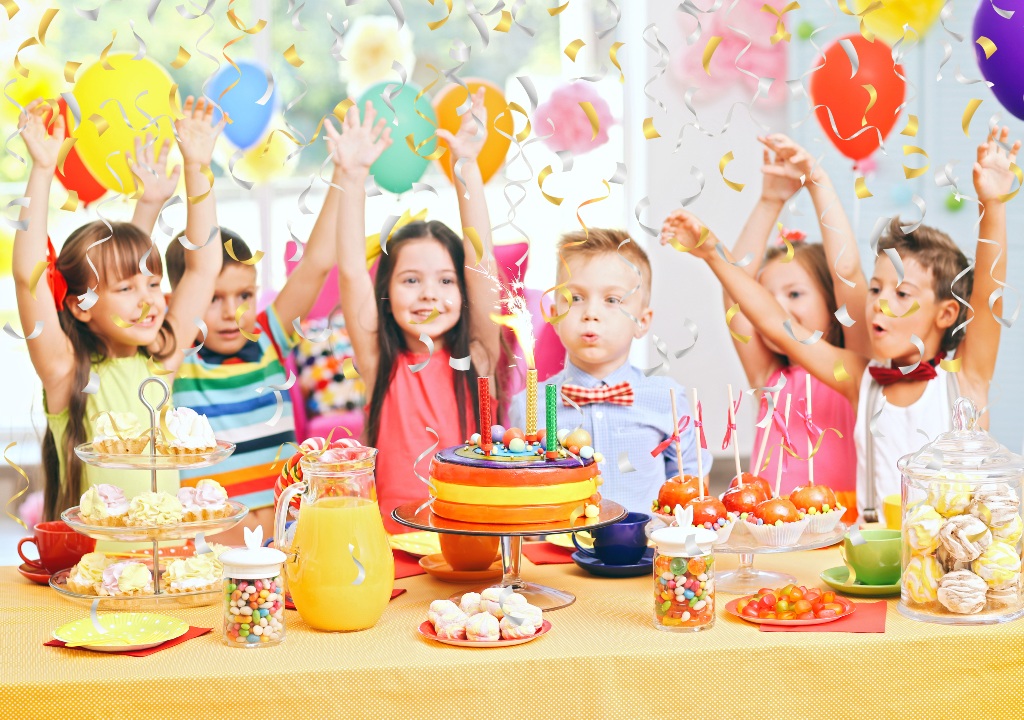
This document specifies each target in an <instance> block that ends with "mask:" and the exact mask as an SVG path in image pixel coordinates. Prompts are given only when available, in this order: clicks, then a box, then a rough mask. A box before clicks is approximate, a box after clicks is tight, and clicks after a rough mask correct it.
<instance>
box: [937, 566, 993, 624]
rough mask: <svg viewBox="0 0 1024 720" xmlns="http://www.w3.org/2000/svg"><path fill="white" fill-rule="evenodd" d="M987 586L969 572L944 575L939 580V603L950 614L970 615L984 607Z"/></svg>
mask: <svg viewBox="0 0 1024 720" xmlns="http://www.w3.org/2000/svg"><path fill="white" fill-rule="evenodd" d="M987 593H988V584H987V583H986V582H985V581H984V580H982V579H981V578H980V577H978V576H977V575H975V574H974V573H972V572H971V571H970V570H957V571H956V572H951V573H946V574H945V575H943V576H942V577H941V578H940V579H939V590H938V593H936V595H937V597H938V599H939V602H940V603H942V606H943V607H944V608H946V609H947V610H949V611H950V612H955V613H958V614H960V615H971V614H973V613H976V612H981V610H982V608H984V607H985V601H986V595H987Z"/></svg>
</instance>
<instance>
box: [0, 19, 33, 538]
mask: <svg viewBox="0 0 1024 720" xmlns="http://www.w3.org/2000/svg"><path fill="white" fill-rule="evenodd" d="M5 7H6V5H5ZM14 12H18V6H17V5H15V6H14ZM7 13H8V16H9V17H14V13H11V11H10V9H9V8H8V10H7ZM17 444H18V443H17V442H12V443H11V444H9V445H8V446H7V447H5V448H4V462H6V463H7V464H8V465H10V466H11V469H12V470H14V472H16V473H18V474H19V475H21V476H22V477H23V478H25V487H23V488H22V489H21V490H19V491H18V492H16V493H14V494H13V495H11V497H10V499H9V500H8V501H7V502H6V503H4V512H5V513H7V517H9V518H10V519H11V520H13V521H14V522H16V523H18V524H19V525H21V526H22V527H23V528H25V529H26V530H28V529H29V528H28V526H27V525H25V521H24V520H22V519H21V518H20V517H18V516H17V515H15V514H14V513H12V512H11V510H10V508H11V503H13V502H14V501H15V500H17V499H18V498H20V497H21V496H22V495H24V494H25V493H27V492H28V489H29V488H30V487H31V486H32V482H31V481H30V480H29V479H28V475H26V474H25V471H24V470H22V469H21V467H20V466H19V465H18V464H17V463H15V462H12V461H11V459H10V458H9V457H7V452H8V451H9V450H10V449H11V448H12V447H14V446H15V445H17Z"/></svg>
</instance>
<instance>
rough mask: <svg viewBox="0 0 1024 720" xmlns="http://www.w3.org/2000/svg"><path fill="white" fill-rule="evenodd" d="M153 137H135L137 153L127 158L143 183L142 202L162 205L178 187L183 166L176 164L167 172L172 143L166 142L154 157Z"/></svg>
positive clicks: (140, 182) (136, 175) (133, 171)
mask: <svg viewBox="0 0 1024 720" xmlns="http://www.w3.org/2000/svg"><path fill="white" fill-rule="evenodd" d="M154 145H155V142H154V140H153V138H151V137H150V136H149V135H146V137H145V138H141V139H140V138H138V137H136V138H135V154H134V155H132V154H129V155H128V157H127V158H126V160H127V161H128V167H129V168H130V169H131V171H132V173H133V174H134V175H135V177H136V178H137V179H138V181H139V184H141V185H142V197H141V198H140V201H141V202H151V203H156V204H160V205H162V204H163V203H164V201H165V200H167V198H169V197H170V196H171V195H173V194H174V190H175V188H176V187H178V176H179V175H181V166H180V165H175V166H174V169H173V170H172V171H171V174H170V175H169V176H168V174H167V156H168V154H170V149H171V144H170V143H164V144H163V147H161V148H160V152H159V153H158V154H157V155H156V156H155V157H154V154H153V147H154Z"/></svg>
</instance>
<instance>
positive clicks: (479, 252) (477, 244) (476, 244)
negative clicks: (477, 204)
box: [462, 227, 484, 265]
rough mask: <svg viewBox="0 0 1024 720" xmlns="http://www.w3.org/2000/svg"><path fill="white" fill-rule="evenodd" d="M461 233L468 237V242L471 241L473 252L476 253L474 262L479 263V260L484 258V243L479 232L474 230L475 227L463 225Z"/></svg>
mask: <svg viewBox="0 0 1024 720" xmlns="http://www.w3.org/2000/svg"><path fill="white" fill-rule="evenodd" d="M462 234H463V235H464V236H465V237H468V238H469V242H470V243H472V245H473V252H475V253H476V264H477V265H479V264H480V261H481V260H483V259H484V243H483V241H482V240H481V239H480V233H478V232H477V231H476V228H475V227H464V228H462Z"/></svg>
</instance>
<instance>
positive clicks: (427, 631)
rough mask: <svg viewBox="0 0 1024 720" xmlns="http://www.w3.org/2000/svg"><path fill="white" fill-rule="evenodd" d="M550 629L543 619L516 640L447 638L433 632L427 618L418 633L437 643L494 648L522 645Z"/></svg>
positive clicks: (549, 625) (432, 627)
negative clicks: (532, 631)
mask: <svg viewBox="0 0 1024 720" xmlns="http://www.w3.org/2000/svg"><path fill="white" fill-rule="evenodd" d="M550 629H551V623H549V622H548V621H547V620H545V621H544V622H543V623H542V624H541V626H540V629H539V630H538V631H537V632H535V633H534V634H533V635H531V636H530V637H525V638H518V639H516V640H492V641H490V642H487V641H483V640H449V639H448V638H440V637H438V636H437V633H436V632H434V626H433V625H431V624H430V621H429V620H424V621H423V622H422V623H421V624H420V627H419V631H420V635H422V636H423V637H425V638H430V639H431V640H436V641H437V642H439V643H444V644H445V645H456V646H458V647H471V648H494V647H510V646H512V645H522V644H523V643H528V642H530V641H531V640H536V639H537V638H539V637H540V636H541V635H544V634H545V633H547V631H548V630H550Z"/></svg>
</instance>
